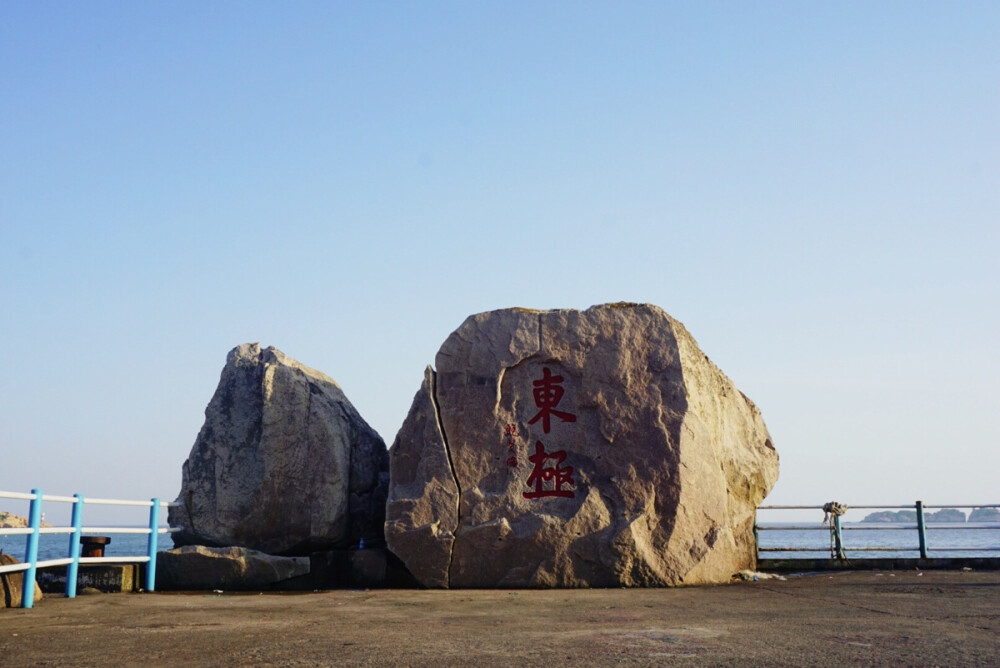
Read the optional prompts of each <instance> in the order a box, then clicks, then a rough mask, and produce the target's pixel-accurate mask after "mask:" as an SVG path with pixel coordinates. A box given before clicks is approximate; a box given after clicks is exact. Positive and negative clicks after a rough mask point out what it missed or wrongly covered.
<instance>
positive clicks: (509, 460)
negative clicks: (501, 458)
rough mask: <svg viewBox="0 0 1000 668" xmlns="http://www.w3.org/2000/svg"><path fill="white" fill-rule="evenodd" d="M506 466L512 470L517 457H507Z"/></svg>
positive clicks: (515, 464)
mask: <svg viewBox="0 0 1000 668" xmlns="http://www.w3.org/2000/svg"><path fill="white" fill-rule="evenodd" d="M507 466H509V467H511V468H514V467H516V466H517V457H508V458H507Z"/></svg>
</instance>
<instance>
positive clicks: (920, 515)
mask: <svg viewBox="0 0 1000 668" xmlns="http://www.w3.org/2000/svg"><path fill="white" fill-rule="evenodd" d="M917 534H918V536H919V538H920V558H921V559H926V558H927V525H926V524H925V523H924V502H923V501H917Z"/></svg>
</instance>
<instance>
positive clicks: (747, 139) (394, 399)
mask: <svg viewBox="0 0 1000 668" xmlns="http://www.w3.org/2000/svg"><path fill="white" fill-rule="evenodd" d="M0 233H2V244H0V345H2V350H3V353H4V362H3V370H2V373H0V489H6V490H16V491H27V490H28V489H30V488H32V487H41V488H43V489H44V490H45V491H46V492H50V493H56V494H72V493H75V492H79V493H82V494H84V495H86V496H98V497H119V498H121V497H124V498H149V497H151V496H154V495H155V496H159V497H163V498H169V499H172V498H174V497H175V496H176V494H177V492H178V491H179V489H180V476H181V465H182V463H183V462H184V460H185V458H186V457H187V455H188V452H189V451H190V448H191V445H192V444H193V442H194V439H195V436H196V435H197V433H198V430H199V428H200V427H201V424H202V422H203V419H204V408H205V405H206V404H207V403H208V401H209V399H210V398H211V396H212V393H213V391H214V390H215V386H216V384H217V382H218V378H219V373H220V371H221V369H222V366H223V364H224V362H225V357H226V353H227V352H228V351H229V350H230V349H231V348H232V347H234V346H236V345H237V344H239V343H243V342H248V341H259V342H260V343H261V344H262V345H265V346H266V345H274V346H276V347H278V348H280V349H281V350H282V351H284V352H285V353H286V354H288V355H290V356H292V357H294V358H296V359H298V360H299V361H301V362H302V363H304V364H307V365H309V366H312V367H314V368H316V369H319V370H320V371H323V372H324V373H326V374H328V375H330V376H332V377H333V378H334V379H336V380H337V381H338V382H339V383H340V385H341V386H342V387H343V389H344V391H345V392H346V394H347V396H348V397H349V398H350V399H351V401H352V402H353V403H354V405H355V406H356V407H357V408H358V410H359V411H360V412H361V414H362V415H363V416H365V418H366V419H367V420H368V421H369V422H370V423H371V424H372V426H373V427H374V428H375V429H376V430H378V431H379V433H380V434H381V435H382V436H383V438H384V439H385V440H386V442H387V444H389V443H391V442H392V440H393V438H394V437H395V434H396V431H397V430H398V428H399V426H400V425H401V423H402V421H403V418H404V417H405V415H406V412H407V410H408V408H409V405H410V401H411V399H412V397H413V394H414V393H415V391H416V390H417V388H418V387H419V384H420V381H421V378H422V373H423V369H424V366H425V365H427V364H429V363H432V362H433V359H434V355H435V353H436V351H437V349H438V347H439V346H440V344H441V343H442V342H443V341H444V339H445V338H446V337H447V336H448V334H449V333H450V332H452V331H453V330H454V329H455V328H456V327H458V326H459V325H460V324H461V322H462V321H463V320H464V319H465V317H466V316H468V315H469V314H472V313H476V312H480V311H486V310H491V309H496V308H503V307H509V306H523V307H532V308H542V309H544V308H561V307H571V308H586V307H588V306H590V305H592V304H598V303H603V302H609V301H621V300H624V301H636V302H651V303H654V304H657V305H659V306H661V307H662V308H664V309H665V310H666V311H667V312H669V313H670V314H671V315H673V316H674V317H676V318H678V319H679V320H681V321H682V322H683V323H685V325H686V326H687V327H688V329H689V330H690V331H691V333H692V334H693V335H694V336H695V338H696V339H697V340H698V341H699V343H700V345H701V346H702V348H703V350H704V351H705V352H706V353H707V354H708V355H709V356H710V357H711V358H712V359H713V360H714V361H715V362H716V363H717V364H718V365H719V366H720V367H721V368H722V369H723V371H725V372H726V373H727V374H728V375H729V376H730V377H731V378H732V379H733V380H734V381H735V382H736V384H737V385H738V386H739V387H740V388H741V389H742V390H743V391H744V392H745V393H746V394H747V395H748V396H750V397H751V398H752V399H753V400H754V401H755V402H756V403H757V404H758V405H759V406H760V408H761V410H762V411H763V415H764V418H765V420H766V422H767V424H768V427H769V429H770V431H771V434H772V436H773V439H774V442H775V444H776V447H777V448H778V451H779V453H780V455H781V479H780V481H779V483H778V485H777V487H776V488H775V490H774V492H773V493H772V495H771V497H770V498H769V499H768V502H771V503H805V504H821V503H823V502H825V501H830V500H834V499H836V500H838V501H841V502H844V503H848V504H862V503H911V502H913V501H915V500H916V499H922V500H924V501H925V502H926V503H1000V485H998V484H997V476H998V474H997V472H998V470H1000V453H998V445H1000V442H998V434H1000V346H998V343H1000V340H998V331H1000V261H998V260H997V256H998V252H1000V3H996V2H992V1H987V2H948V3H943V2H932V3H923V2H910V1H907V2H878V3H869V2H838V3H815V2H808V3H803V2H788V3H776V2H758V3H736V2H693V3H686V4H677V3H670V2H601V3H593V2H452V3H438V2H398V3H389V2H366V3H347V2H342V3H333V2H323V3H309V2H297V3H277V2H274V3H253V2H232V3H227V2H211V3H204V2H169V3H168V2H160V3H136V2H86V3H78V2H43V3H40V2H20V1H16V0H9V1H7V2H3V3H2V4H0ZM0 505H2V504H0ZM817 519H818V518H817ZM858 519H859V518H858Z"/></svg>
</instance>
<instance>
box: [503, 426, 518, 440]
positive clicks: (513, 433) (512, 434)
mask: <svg viewBox="0 0 1000 668" xmlns="http://www.w3.org/2000/svg"><path fill="white" fill-rule="evenodd" d="M503 435H504V436H506V437H507V438H508V439H511V438H517V436H518V433H517V425H516V424H506V425H504V427H503Z"/></svg>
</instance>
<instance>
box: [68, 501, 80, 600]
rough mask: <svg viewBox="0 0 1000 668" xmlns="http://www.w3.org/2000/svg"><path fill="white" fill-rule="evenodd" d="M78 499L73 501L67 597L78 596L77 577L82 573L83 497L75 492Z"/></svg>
mask: <svg viewBox="0 0 1000 668" xmlns="http://www.w3.org/2000/svg"><path fill="white" fill-rule="evenodd" d="M73 498H75V499H76V501H75V502H74V503H73V515H72V519H71V520H70V522H71V523H72V525H73V533H71V534H70V535H69V555H68V556H69V558H70V559H72V560H73V561H72V563H70V565H69V566H67V567H66V598H74V597H75V596H76V578H77V575H78V574H79V573H80V534H82V533H83V497H82V496H80V495H79V494H74V495H73Z"/></svg>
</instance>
